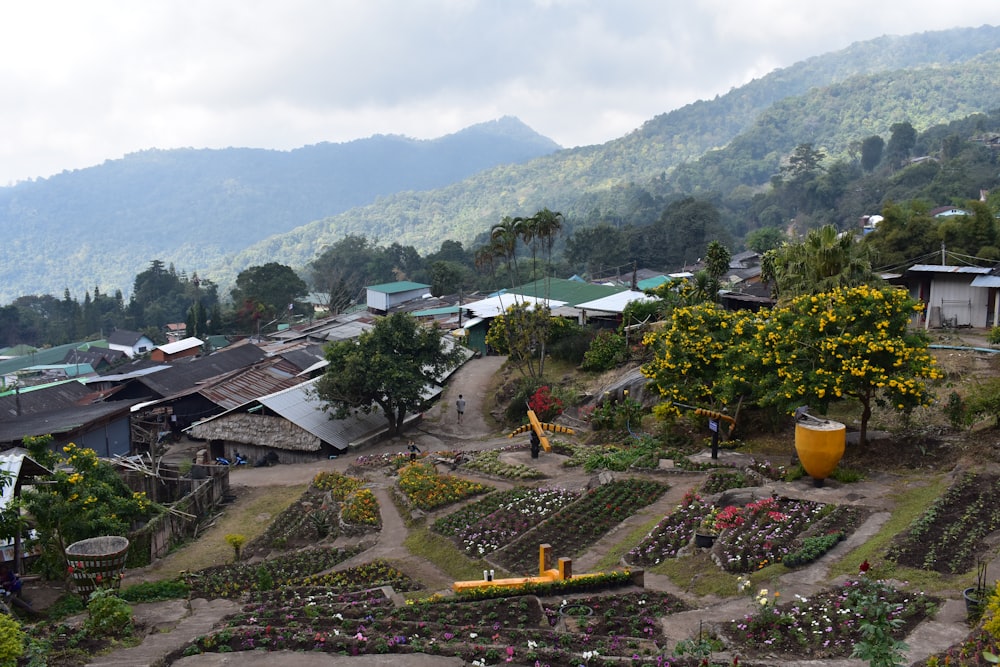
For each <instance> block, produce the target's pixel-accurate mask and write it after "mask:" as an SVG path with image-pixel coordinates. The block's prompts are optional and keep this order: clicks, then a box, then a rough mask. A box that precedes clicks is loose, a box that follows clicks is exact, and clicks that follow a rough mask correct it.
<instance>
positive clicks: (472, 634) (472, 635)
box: [469, 632, 479, 639]
mask: <svg viewBox="0 0 1000 667" xmlns="http://www.w3.org/2000/svg"><path fill="white" fill-rule="evenodd" d="M478 636H479V635H477V634H476V633H475V632H470V633H469V639H475V638H476V637H478Z"/></svg>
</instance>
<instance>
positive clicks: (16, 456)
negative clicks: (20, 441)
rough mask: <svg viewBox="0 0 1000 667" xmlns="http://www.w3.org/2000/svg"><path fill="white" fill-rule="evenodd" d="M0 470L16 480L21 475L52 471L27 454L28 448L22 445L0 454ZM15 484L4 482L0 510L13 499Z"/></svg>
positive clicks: (45, 473)
mask: <svg viewBox="0 0 1000 667" xmlns="http://www.w3.org/2000/svg"><path fill="white" fill-rule="evenodd" d="M0 470H2V471H3V473H4V476H5V477H6V478H7V479H9V480H11V481H12V482H16V481H17V480H18V479H20V478H21V477H22V476H23V477H37V476H40V475H51V474H52V471H51V470H49V469H48V468H46V467H45V466H43V465H42V464H40V463H38V462H37V461H35V460H34V459H33V458H31V457H30V456H28V450H27V449H24V448H23V447H13V448H11V449H8V450H5V451H4V452H3V453H2V454H0ZM14 487H15V484H5V485H4V487H3V490H2V491H0V510H5V509H7V505H9V504H10V501H11V500H13V499H14V491H15V488H14Z"/></svg>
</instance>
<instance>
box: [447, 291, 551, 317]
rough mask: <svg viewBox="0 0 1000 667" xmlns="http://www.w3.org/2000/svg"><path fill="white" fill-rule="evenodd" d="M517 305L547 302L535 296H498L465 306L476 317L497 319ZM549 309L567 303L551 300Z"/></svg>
mask: <svg viewBox="0 0 1000 667" xmlns="http://www.w3.org/2000/svg"><path fill="white" fill-rule="evenodd" d="M515 303H527V304H530V305H532V306H534V305H535V304H536V303H541V304H544V303H546V300H545V299H544V298H540V297H533V296H523V295H520V294H510V293H507V294H498V295H496V296H491V297H489V298H487V299H483V300H481V301H474V302H472V303H467V304H465V305H464V306H463V308H465V309H466V310H468V311H469V312H471V313H472V314H473V315H475V316H476V317H484V318H489V317H496V316H497V315H499V314H500V313H503V312H504V311H506V310H507V309H508V308H510V307H511V306H513V305H514V304H515ZM547 303H548V306H549V308H553V309H554V308H559V307H561V306H565V305H566V303H567V302H566V301H553V300H549V301H548V302H547Z"/></svg>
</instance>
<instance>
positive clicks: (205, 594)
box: [188, 547, 361, 599]
mask: <svg viewBox="0 0 1000 667" xmlns="http://www.w3.org/2000/svg"><path fill="white" fill-rule="evenodd" d="M360 552H361V549H360V548H358V547H354V548H349V549H327V548H318V549H307V550H304V551H296V552H292V553H288V554H285V555H283V556H280V557H278V558H272V559H269V560H265V561H262V562H260V563H233V564H230V565H216V566H213V567H209V568H206V569H204V570H199V571H198V572H197V573H195V574H193V575H189V576H188V584H189V585H190V587H191V597H192V598H209V599H212V598H232V597H239V596H240V595H243V594H244V593H246V592H249V591H254V590H260V589H262V588H270V587H272V586H289V585H294V584H298V583H300V582H301V581H302V580H303V578H304V577H306V576H307V575H311V574H315V573H316V572H322V571H323V570H327V569H329V568H331V567H333V566H334V565H336V564H337V563H341V562H343V561H345V560H347V559H348V558H351V557H352V556H355V555H356V554H358V553H360Z"/></svg>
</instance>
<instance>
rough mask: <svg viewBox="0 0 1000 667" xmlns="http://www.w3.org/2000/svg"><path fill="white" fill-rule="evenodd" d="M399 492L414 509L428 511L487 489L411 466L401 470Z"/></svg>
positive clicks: (428, 467) (420, 465)
mask: <svg viewBox="0 0 1000 667" xmlns="http://www.w3.org/2000/svg"><path fill="white" fill-rule="evenodd" d="M399 489H400V491H402V492H403V493H404V494H405V496H406V498H407V500H408V501H409V502H410V503H411V504H412V505H413V506H414V507H417V508H419V509H422V510H424V511H429V510H434V509H437V508H439V507H444V506H445V505H450V504H452V503H456V502H458V501H460V500H465V499H466V498H468V497H469V496H474V495H477V494H480V493H486V492H487V491H489V490H490V487H488V486H486V485H485V484H480V483H478V482H472V481H469V480H467V479H462V478H461V477H456V476H454V475H439V474H437V472H436V471H435V470H434V466H431V465H427V464H424V463H413V464H410V465H407V466H404V467H403V468H400V470H399Z"/></svg>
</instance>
